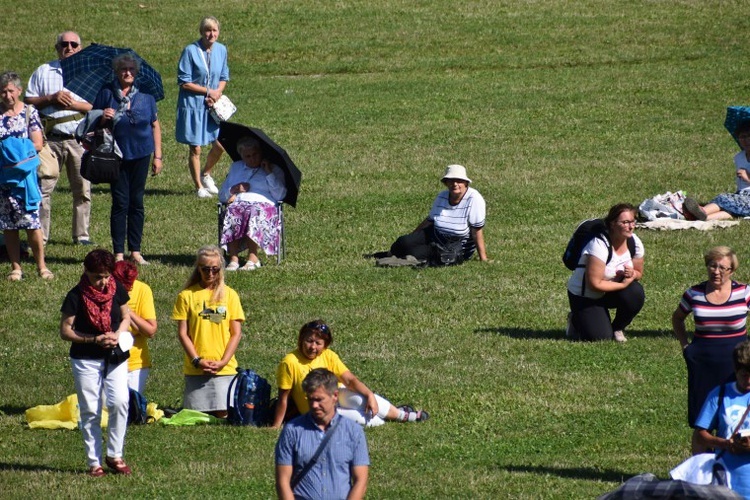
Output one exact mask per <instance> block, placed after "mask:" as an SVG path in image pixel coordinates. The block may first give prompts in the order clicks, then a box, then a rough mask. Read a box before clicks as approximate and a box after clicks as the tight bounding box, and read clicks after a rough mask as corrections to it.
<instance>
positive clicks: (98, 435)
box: [60, 249, 130, 477]
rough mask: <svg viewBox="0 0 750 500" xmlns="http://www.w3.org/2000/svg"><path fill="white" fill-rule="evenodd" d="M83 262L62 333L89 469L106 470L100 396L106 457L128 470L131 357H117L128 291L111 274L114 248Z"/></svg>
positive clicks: (65, 309)
mask: <svg viewBox="0 0 750 500" xmlns="http://www.w3.org/2000/svg"><path fill="white" fill-rule="evenodd" d="M83 268H84V271H83V275H82V276H81V281H80V282H79V283H78V284H77V285H76V286H75V287H74V288H73V289H72V290H70V291H69V292H68V295H67V296H66V297H65V301H64V302H63V305H62V308H61V311H62V319H61V321H60V337H62V339H63V340H67V341H68V342H71V346H70V363H71V365H72V368H73V378H74V380H75V385H76V394H77V395H78V406H79V408H80V411H81V435H82V436H83V445H84V448H85V449H86V456H87V457H88V462H89V475H91V476H93V477H100V476H103V475H104V469H102V466H101V463H102V451H101V448H102V428H101V420H102V399H105V400H106V405H107V411H108V412H109V422H108V424H107V456H106V458H105V462H106V464H107V466H108V467H109V468H110V469H112V471H113V472H115V473H118V474H125V475H129V474H130V467H128V466H127V465H126V464H125V462H124V461H123V460H122V453H123V448H124V446H125V431H126V429H127V425H128V396H129V394H128V363H127V362H126V360H127V357H119V358H116V357H115V347H116V346H117V345H118V342H119V341H120V336H121V335H127V336H130V333H128V327H129V326H130V320H129V313H128V292H127V291H125V288H124V287H123V286H122V285H121V284H120V283H118V282H117V281H116V280H114V279H112V277H111V274H112V272H113V271H114V269H115V256H114V255H113V254H111V253H110V252H108V251H106V250H102V249H98V250H93V251H91V252H89V254H88V255H86V258H85V259H84V260H83ZM102 393H103V394H104V396H106V397H105V398H102V397H101V396H102Z"/></svg>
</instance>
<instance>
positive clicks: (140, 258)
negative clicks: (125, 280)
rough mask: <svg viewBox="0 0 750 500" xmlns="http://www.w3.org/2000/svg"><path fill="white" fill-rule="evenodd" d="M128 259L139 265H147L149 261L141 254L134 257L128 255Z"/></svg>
mask: <svg viewBox="0 0 750 500" xmlns="http://www.w3.org/2000/svg"><path fill="white" fill-rule="evenodd" d="M130 261H131V262H135V263H136V264H138V265H139V266H147V265H149V261H147V260H146V259H144V258H143V256H142V255H139V256H137V257H134V256H133V255H131V256H130Z"/></svg>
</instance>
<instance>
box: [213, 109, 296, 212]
mask: <svg viewBox="0 0 750 500" xmlns="http://www.w3.org/2000/svg"><path fill="white" fill-rule="evenodd" d="M247 136H250V137H252V138H254V139H257V140H258V142H260V144H261V147H262V148H263V158H264V159H266V160H268V161H270V162H271V163H274V164H276V165H278V166H279V168H281V170H283V171H284V180H285V182H286V196H285V197H284V203H288V204H290V205H291V206H293V207H296V206H297V194H299V186H300V184H301V183H302V172H300V171H299V169H298V168H297V165H295V164H294V162H293V161H292V159H291V158H289V155H288V154H287V152H286V151H284V148H282V147H281V146H279V145H278V144H276V143H275V142H274V141H273V140H272V139H271V138H270V137H268V136H267V135H266V134H265V132H263V131H262V130H261V129H259V128H253V127H248V126H246V125H240V124H239V123H230V122H221V125H219V142H220V143H221V145H222V146H224V149H226V150H227V153H229V156H231V157H232V160H234V161H239V160H241V159H242V158H241V157H240V154H239V153H238V152H237V141H239V140H240V139H242V138H243V137H247Z"/></svg>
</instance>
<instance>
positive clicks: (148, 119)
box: [93, 53, 162, 265]
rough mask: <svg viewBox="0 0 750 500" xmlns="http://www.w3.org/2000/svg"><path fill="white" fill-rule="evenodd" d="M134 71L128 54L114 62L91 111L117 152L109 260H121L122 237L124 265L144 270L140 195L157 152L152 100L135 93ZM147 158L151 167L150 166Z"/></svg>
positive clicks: (158, 164) (157, 168)
mask: <svg viewBox="0 0 750 500" xmlns="http://www.w3.org/2000/svg"><path fill="white" fill-rule="evenodd" d="M140 66H141V65H140V60H139V59H138V58H137V57H135V56H134V55H133V54H128V53H126V54H122V55H119V56H117V57H115V58H114V60H113V61H112V67H113V68H114V70H115V75H116V78H115V79H114V81H113V82H112V85H108V86H106V87H104V88H102V90H100V91H99V94H98V95H97V96H96V99H95V100H94V106H93V109H101V110H103V111H102V117H101V121H100V122H99V123H100V125H101V126H104V127H107V128H111V129H112V136H113V137H114V139H115V142H116V143H117V146H118V147H119V148H120V151H121V152H122V163H121V164H120V174H119V177H118V179H117V181H115V182H113V183H112V184H111V192H112V211H111V212H110V217H109V226H110V231H111V233H112V247H113V248H114V254H115V260H117V261H120V260H123V259H124V255H125V239H126V237H127V240H128V249H129V250H130V259H131V260H132V261H133V262H135V263H136V264H141V265H143V264H148V262H146V260H145V259H144V258H143V256H142V255H141V240H142V239H143V224H144V221H145V216H146V214H145V212H146V211H145V208H144V206H143V195H144V193H145V191H146V179H147V178H148V170H149V168H148V167H149V163H151V165H152V167H151V172H152V173H153V174H154V175H156V174H158V173H159V172H161V169H162V152H161V125H160V124H159V119H158V118H157V115H156V100H155V99H154V96H152V95H149V94H145V93H143V92H139V90H138V87H137V86H136V85H135V79H136V77H137V76H138V72H139V71H140V69H141V67H140ZM151 154H153V155H154V159H153V162H150V160H151Z"/></svg>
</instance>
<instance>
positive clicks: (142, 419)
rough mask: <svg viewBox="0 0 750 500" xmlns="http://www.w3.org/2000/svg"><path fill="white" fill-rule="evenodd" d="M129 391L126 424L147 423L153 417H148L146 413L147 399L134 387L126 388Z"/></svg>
mask: <svg viewBox="0 0 750 500" xmlns="http://www.w3.org/2000/svg"><path fill="white" fill-rule="evenodd" d="M128 391H129V392H130V396H129V399H130V401H129V404H128V424H135V425H141V424H147V423H149V421H151V419H153V417H149V415H148V413H146V407H147V406H148V401H146V398H145V397H143V394H141V393H140V392H138V391H136V390H135V389H128Z"/></svg>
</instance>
